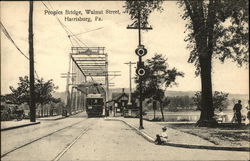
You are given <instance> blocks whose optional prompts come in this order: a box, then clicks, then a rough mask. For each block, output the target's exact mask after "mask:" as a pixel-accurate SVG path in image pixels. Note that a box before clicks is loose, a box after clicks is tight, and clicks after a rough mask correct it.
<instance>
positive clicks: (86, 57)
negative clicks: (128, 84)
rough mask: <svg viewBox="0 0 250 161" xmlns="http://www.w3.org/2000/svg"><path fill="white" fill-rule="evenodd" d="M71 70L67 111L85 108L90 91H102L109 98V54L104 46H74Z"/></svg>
mask: <svg viewBox="0 0 250 161" xmlns="http://www.w3.org/2000/svg"><path fill="white" fill-rule="evenodd" d="M69 55H70V56H69V70H68V73H67V77H66V78H67V85H66V92H67V103H66V104H67V106H66V108H67V111H68V113H69V114H70V115H71V114H72V113H74V112H78V111H81V110H84V108H85V107H86V102H85V98H86V95H87V94H88V93H91V92H92V93H93V92H94V93H100V94H102V95H103V96H104V97H105V98H106V102H107V101H108V100H109V76H120V74H117V73H113V74H111V73H110V72H109V70H108V54H107V53H105V48H104V47H72V48H71V53H70V54H69Z"/></svg>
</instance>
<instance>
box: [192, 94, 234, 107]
mask: <svg viewBox="0 0 250 161" xmlns="http://www.w3.org/2000/svg"><path fill="white" fill-rule="evenodd" d="M228 94H229V93H223V92H218V91H215V92H214V94H213V107H214V108H215V109H221V110H224V109H226V108H227V106H228V104H229V103H228ZM193 101H194V104H195V105H196V107H197V110H201V92H196V93H195V95H194V97H193Z"/></svg>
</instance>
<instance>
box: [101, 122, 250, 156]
mask: <svg viewBox="0 0 250 161" xmlns="http://www.w3.org/2000/svg"><path fill="white" fill-rule="evenodd" d="M105 120H107V121H121V122H123V123H125V124H126V125H127V126H129V127H130V128H132V129H133V130H135V131H136V133H137V134H139V135H141V136H142V137H143V138H145V139H146V140H147V141H149V142H151V143H154V139H153V138H152V137H150V136H149V135H147V134H146V133H145V132H142V131H140V130H139V129H138V128H136V127H134V126H132V125H130V124H129V123H127V122H126V121H123V120H119V119H105ZM164 145H165V146H173V147H181V148H189V149H208V150H225V151H243V152H249V151H250V147H223V146H221V147H220V146H206V145H189V144H177V143H169V142H168V143H165V144H164Z"/></svg>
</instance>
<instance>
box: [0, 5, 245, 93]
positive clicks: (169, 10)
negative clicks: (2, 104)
mask: <svg viewBox="0 0 250 161" xmlns="http://www.w3.org/2000/svg"><path fill="white" fill-rule="evenodd" d="M44 3H45V4H46V5H47V6H48V7H50V4H51V6H52V7H53V8H54V10H58V11H62V12H65V10H77V11H82V15H81V17H86V18H91V19H92V22H86V21H82V22H68V21H65V17H67V16H68V17H72V18H73V17H76V16H75V15H65V14H63V15H58V18H59V19H60V20H61V21H62V22H63V23H64V24H65V25H66V26H67V27H68V28H69V29H70V30H71V31H72V32H73V33H74V34H78V33H83V32H87V31H90V30H94V29H97V28H102V29H100V30H96V31H92V32H87V33H84V34H80V35H79V36H78V38H79V39H81V41H82V42H84V43H85V44H86V45H87V46H90V47H97V46H100V47H105V49H106V52H107V53H108V60H109V70H113V71H116V70H118V71H121V74H122V76H121V77H116V78H112V80H111V82H112V83H115V87H117V88H118V87H119V88H122V87H125V88H127V87H129V75H128V74H129V73H128V69H129V68H128V66H127V65H126V64H124V63H125V62H128V61H133V62H136V61H137V59H138V58H137V56H136V55H135V53H134V50H135V48H136V47H137V43H138V34H137V31H136V30H128V29H126V27H127V25H128V24H131V20H130V19H129V15H127V14H125V13H122V12H123V11H124V9H123V7H122V6H123V5H124V1H117V2H115V1H106V2H105V1H100V2H94V1H92V2H91V1H88V2H77V1H75V2H67V1H63V2H56V1H51V2H50V4H49V3H48V2H46V1H45V2H44ZM163 8H164V11H162V12H161V13H159V12H155V13H153V14H151V16H150V25H152V27H153V30H150V31H149V32H143V36H142V43H143V44H144V45H145V47H146V48H147V49H148V54H147V55H146V56H145V57H144V58H143V59H144V60H145V59H146V58H150V57H152V56H153V55H154V54H155V53H160V54H163V55H165V56H166V57H167V58H168V63H169V66H170V67H176V68H177V69H178V70H180V71H183V72H184V73H185V77H184V78H179V79H178V80H177V81H178V83H179V85H178V86H176V87H173V88H171V89H170V90H179V91H187V90H190V91H197V90H200V78H199V77H195V74H194V71H195V68H194V66H193V64H189V63H187V59H188V51H187V50H186V49H185V47H186V43H185V42H184V41H183V40H184V37H185V33H184V31H185V21H184V20H182V19H181V17H180V15H181V12H182V10H181V9H179V8H178V6H177V4H176V2H175V1H164V3H163ZM89 9H90V10H96V11H97V10H98V11H104V14H101V15H94V14H93V15H88V14H86V13H85V10H89ZM46 10H47V9H46V8H45V6H44V5H43V4H42V3H41V2H40V1H35V2H34V50H35V53H34V54H35V62H36V63H35V70H36V71H37V73H38V76H39V77H43V78H44V79H46V80H48V79H53V80H54V82H55V84H56V85H57V86H59V89H58V91H64V90H65V84H66V80H65V79H64V78H61V73H66V72H67V69H68V55H69V52H70V48H71V43H70V41H69V39H68V36H67V34H66V32H65V31H64V29H63V28H62V27H61V26H60V24H59V23H58V21H57V20H56V17H55V16H53V15H49V14H45V12H46ZM106 10H119V11H120V13H121V14H105V11H106ZM28 11H29V2H27V1H23V2H1V22H2V23H3V25H4V26H5V27H6V29H7V30H8V32H9V34H10V35H11V36H12V38H13V40H14V41H15V42H16V43H17V45H18V46H19V47H20V48H21V50H22V51H23V52H24V53H26V54H27V55H28ZM95 16H98V17H101V18H102V19H103V21H95ZM28 73H29V62H28V60H27V59H26V58H25V57H23V56H22V55H21V54H20V53H19V51H18V50H17V49H16V48H15V47H14V46H13V44H12V43H11V42H10V41H9V40H8V39H7V38H6V36H5V35H4V34H3V32H2V31H1V93H2V94H5V93H9V92H10V90H9V86H14V87H15V86H17V82H18V77H19V76H24V75H28ZM133 74H134V68H133ZM248 78H249V77H248V69H246V68H238V67H237V66H236V64H234V63H232V62H230V61H226V62H225V63H224V64H221V63H220V62H218V61H216V60H214V61H213V75H212V79H213V90H217V91H224V92H230V93H242V94H248V89H249V86H248ZM133 86H134V84H133Z"/></svg>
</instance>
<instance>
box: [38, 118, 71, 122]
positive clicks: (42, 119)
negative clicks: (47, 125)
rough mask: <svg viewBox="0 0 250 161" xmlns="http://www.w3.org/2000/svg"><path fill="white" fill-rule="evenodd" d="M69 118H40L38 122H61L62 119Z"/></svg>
mask: <svg viewBox="0 0 250 161" xmlns="http://www.w3.org/2000/svg"><path fill="white" fill-rule="evenodd" d="M65 118H67V117H59V118H55V119H46V118H38V120H40V121H56V120H61V119H65Z"/></svg>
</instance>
